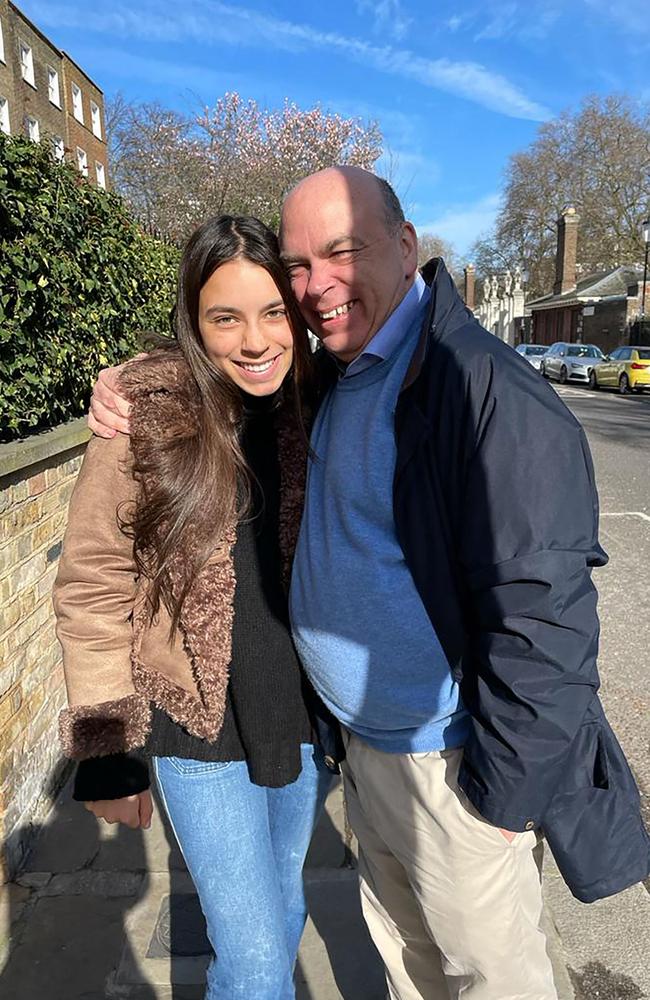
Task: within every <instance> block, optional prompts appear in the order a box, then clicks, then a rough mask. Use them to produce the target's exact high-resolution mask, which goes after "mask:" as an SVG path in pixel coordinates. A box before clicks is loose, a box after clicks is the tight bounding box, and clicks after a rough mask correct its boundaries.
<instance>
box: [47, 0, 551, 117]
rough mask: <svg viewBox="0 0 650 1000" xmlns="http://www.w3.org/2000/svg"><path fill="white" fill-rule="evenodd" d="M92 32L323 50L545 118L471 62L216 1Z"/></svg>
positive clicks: (157, 8) (51, 9)
mask: <svg viewBox="0 0 650 1000" xmlns="http://www.w3.org/2000/svg"><path fill="white" fill-rule="evenodd" d="M30 10H31V11H32V12H33V16H34V17H35V18H36V19H37V20H39V21H40V23H42V24H43V25H54V26H56V27H67V28H82V27H83V28H88V27H89V25H88V18H87V14H86V12H85V10H80V9H78V8H74V7H72V6H71V5H69V4H57V3H50V2H49V0H48V3H43V2H42V0H39V2H36V3H33V4H32V6H31V8H30ZM90 26H91V28H92V30H94V31H97V32H101V33H103V34H109V35H111V34H112V35H117V36H118V37H121V38H146V39H151V38H155V39H157V40H159V41H170V42H171V41H181V40H183V39H191V40H193V41H195V42H198V43H199V44H201V43H203V44H208V43H213V44H214V43H221V44H224V43H225V44H230V45H237V46H250V45H257V46H259V45H265V46H268V45H273V46H274V47H275V48H276V49H280V50H285V51H298V50H310V49H321V50H324V51H326V52H327V53H328V54H332V53H338V54H339V55H342V56H345V57H348V58H350V59H351V60H354V61H355V62H356V63H358V64H360V65H363V66H366V67H370V68H371V69H375V70H377V71H378V72H381V73H386V74H388V75H390V76H394V77H397V78H400V79H402V80H405V79H410V80H414V81H415V82H417V83H419V84H421V85H422V86H424V87H428V88H431V89H435V90H441V91H443V92H445V93H449V94H452V95H454V96H455V97H461V98H465V99H467V100H469V101H472V102H474V103H476V104H479V105H481V106H482V107H484V108H488V109H489V110H491V111H496V112H498V113H500V114H503V115H507V116H509V117H511V118H524V119H529V120H532V121H543V120H545V119H546V118H548V117H549V116H550V112H549V111H548V110H547V109H546V108H545V107H543V106H542V105H541V104H538V103H537V102H536V101H533V100H531V99H530V98H528V97H527V96H526V95H525V94H524V93H523V92H522V91H521V90H519V88H518V87H516V86H515V85H514V84H513V83H510V81H509V80H507V79H506V78H505V77H504V76H502V75H501V74H499V73H494V72H492V71H491V70H489V69H486V67H485V66H482V65H481V64H480V63H476V62H458V61H454V60H451V59H425V58H423V57H421V56H417V55H415V53H413V52H411V51H409V50H407V49H399V48H394V47H393V46H390V45H385V46H377V45H371V44H369V43H368V42H365V41H361V40H359V39H356V38H348V37H345V36H343V35H338V34H336V33H333V32H322V31H318V30H316V29H315V28H311V27H309V26H308V25H304V24H297V23H293V22H290V21H283V20H280V19H278V18H273V17H269V16H266V15H264V14H260V13H258V12H257V11H254V10H249V9H247V8H244V7H234V6H230V5H228V4H224V3H220V2H217V0H195V3H194V5H193V7H192V8H190V10H189V11H188V10H183V11H181V10H180V9H179V7H178V4H177V3H176V2H174V3H173V4H172V2H171V0H165V2H159V3H156V4H155V5H154V4H153V3H152V2H151V0H147V2H145V3H143V4H142V5H141V6H140V7H139V8H138V11H137V13H136V12H134V11H133V10H131V9H129V8H127V7H125V6H119V5H118V6H116V7H114V8H113V9H112V10H110V11H103V12H102V11H99V12H97V13H96V14H94V15H93V19H92V22H91V25H90Z"/></svg>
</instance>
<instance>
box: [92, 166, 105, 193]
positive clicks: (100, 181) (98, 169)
mask: <svg viewBox="0 0 650 1000" xmlns="http://www.w3.org/2000/svg"><path fill="white" fill-rule="evenodd" d="M95 173H96V174H97V187H100V188H104V190H106V172H105V170H104V164H103V163H95Z"/></svg>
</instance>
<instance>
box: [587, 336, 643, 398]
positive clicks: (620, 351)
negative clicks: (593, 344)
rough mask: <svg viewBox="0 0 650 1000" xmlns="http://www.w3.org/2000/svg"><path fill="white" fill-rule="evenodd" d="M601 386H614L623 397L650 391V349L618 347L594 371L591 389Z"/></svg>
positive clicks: (590, 382) (590, 379) (591, 376)
mask: <svg viewBox="0 0 650 1000" xmlns="http://www.w3.org/2000/svg"><path fill="white" fill-rule="evenodd" d="M600 386H612V387H613V388H617V389H618V391H619V392H620V393H621V394H623V395H625V393H628V392H634V391H637V392H641V390H642V389H650V347H617V348H616V350H615V351H612V353H611V354H610V355H609V356H608V357H607V358H605V361H604V362H603V364H600V365H598V367H597V368H593V369H592V372H591V375H590V376H589V388H590V389H598V388H599V387H600Z"/></svg>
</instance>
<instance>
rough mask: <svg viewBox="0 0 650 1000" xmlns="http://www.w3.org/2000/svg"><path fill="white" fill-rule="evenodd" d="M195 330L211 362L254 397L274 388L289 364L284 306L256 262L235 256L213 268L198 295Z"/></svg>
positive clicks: (288, 332) (289, 344)
mask: <svg viewBox="0 0 650 1000" xmlns="http://www.w3.org/2000/svg"><path fill="white" fill-rule="evenodd" d="M199 331H200V333H201V339H202V341H203V346H204V347H205V351H206V354H207V355H208V357H209V359H210V361H211V362H212V364H213V365H214V366H215V367H216V368H218V369H219V370H220V371H221V372H223V373H224V375H227V376H228V378H229V379H231V380H232V381H233V382H234V383H235V384H236V385H238V386H239V388H240V389H243V390H244V391H245V392H248V393H250V394H251V395H253V396H268V395H270V394H271V393H273V392H275V391H276V389H279V387H280V386H281V385H282V382H283V381H284V378H285V376H286V375H287V372H288V371H289V369H290V368H291V362H292V360H293V334H292V331H291V326H290V325H289V319H288V316H287V310H286V307H285V304H284V302H283V300H282V296H281V295H280V292H279V290H278V287H277V285H276V284H275V282H274V280H273V278H272V277H271V275H270V274H269V273H268V271H266V270H265V269H264V268H263V267H260V265H259V264H251V263H250V262H249V261H247V260H241V259H235V260H230V261H228V263H226V264H222V265H221V267H218V268H217V270H216V271H214V273H213V274H212V275H211V276H210V277H209V278H208V280H207V281H206V283H205V284H204V285H203V287H202V289H201V294H200V296H199Z"/></svg>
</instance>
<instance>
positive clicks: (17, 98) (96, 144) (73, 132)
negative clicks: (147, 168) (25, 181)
mask: <svg viewBox="0 0 650 1000" xmlns="http://www.w3.org/2000/svg"><path fill="white" fill-rule="evenodd" d="M0 129H1V130H2V131H3V132H7V133H13V134H15V133H17V132H25V134H26V135H28V136H30V138H31V139H33V140H34V141H35V142H40V141H47V142H50V143H51V144H52V152H53V154H54V156H56V157H57V158H58V159H63V158H65V159H66V160H69V161H70V162H71V163H73V164H74V165H75V166H76V167H77V168H78V169H79V170H80V171H81V172H82V173H83V174H84V176H86V177H88V179H89V181H90V183H91V184H94V185H96V186H97V187H106V186H107V184H108V159H107V150H106V141H105V129H104V97H103V94H102V91H101V90H100V89H99V87H97V85H96V84H95V83H93V81H92V80H91V79H90V78H89V77H88V76H87V75H86V73H84V71H83V70H82V69H81V68H80V67H79V66H77V64H76V63H75V62H74V60H73V59H71V58H70V56H69V55H67V53H65V52H62V51H61V50H60V49H58V48H57V47H56V46H55V45H53V44H52V42H51V41H50V40H49V39H48V38H47V37H46V36H45V35H44V34H43V32H42V31H40V30H39V29H38V28H37V27H36V25H35V24H32V22H31V21H30V20H29V19H28V18H27V17H25V15H24V14H23V13H22V12H21V11H20V10H19V9H18V7H16V5H15V4H13V3H11V0H0Z"/></svg>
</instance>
